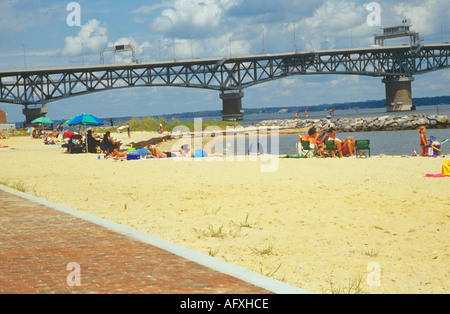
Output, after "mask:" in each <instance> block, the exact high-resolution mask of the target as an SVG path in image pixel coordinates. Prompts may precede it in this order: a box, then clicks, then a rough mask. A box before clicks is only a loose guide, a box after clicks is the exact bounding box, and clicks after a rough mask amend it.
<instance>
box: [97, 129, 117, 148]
mask: <svg viewBox="0 0 450 314" xmlns="http://www.w3.org/2000/svg"><path fill="white" fill-rule="evenodd" d="M100 145H101V146H100V148H101V149H102V151H104V152H112V151H114V149H116V148H117V150H120V142H117V141H115V140H114V139H113V138H112V137H111V132H109V131H106V133H105V135H104V136H103V140H102V142H101V144H100Z"/></svg>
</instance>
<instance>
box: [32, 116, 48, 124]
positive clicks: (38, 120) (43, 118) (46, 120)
mask: <svg viewBox="0 0 450 314" xmlns="http://www.w3.org/2000/svg"><path fill="white" fill-rule="evenodd" d="M31 123H42V124H52V123H53V121H52V120H50V119H47V118H46V117H40V118H37V119H34V120H33V121H31Z"/></svg>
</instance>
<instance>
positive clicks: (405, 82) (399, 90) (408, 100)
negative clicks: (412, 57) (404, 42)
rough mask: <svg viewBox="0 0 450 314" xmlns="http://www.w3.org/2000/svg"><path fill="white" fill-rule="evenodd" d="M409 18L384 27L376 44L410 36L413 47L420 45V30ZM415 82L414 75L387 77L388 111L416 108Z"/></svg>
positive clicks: (377, 36) (386, 104)
mask: <svg viewBox="0 0 450 314" xmlns="http://www.w3.org/2000/svg"><path fill="white" fill-rule="evenodd" d="M407 23H409V20H408V19H406V20H404V21H403V25H400V26H393V27H385V28H382V30H383V34H381V35H375V45H376V46H384V42H385V41H386V40H388V39H395V38H401V37H409V38H410V46H411V48H419V47H420V41H421V40H420V36H419V33H418V32H415V31H414V30H412V29H411V25H408V24H407ZM412 82H414V78H413V77H385V78H384V79H383V83H384V84H385V85H386V103H385V106H386V111H387V112H396V111H411V110H415V106H414V105H413V103H412V88H411V83H412Z"/></svg>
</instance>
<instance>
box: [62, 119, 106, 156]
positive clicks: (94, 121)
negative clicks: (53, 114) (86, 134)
mask: <svg viewBox="0 0 450 314" xmlns="http://www.w3.org/2000/svg"><path fill="white" fill-rule="evenodd" d="M64 125H68V126H77V125H84V126H85V129H86V130H85V131H87V126H88V125H92V126H99V125H104V123H103V121H102V120H100V119H99V118H97V117H95V116H93V115H90V114H84V113H83V114H80V115H79V116H76V117H73V118H72V119H70V120H68V121H66V123H64ZM87 151H88V142H87V138H86V152H87Z"/></svg>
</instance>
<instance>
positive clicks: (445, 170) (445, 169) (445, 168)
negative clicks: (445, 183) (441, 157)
mask: <svg viewBox="0 0 450 314" xmlns="http://www.w3.org/2000/svg"><path fill="white" fill-rule="evenodd" d="M442 175H443V176H450V161H449V160H448V159H446V160H445V161H444V164H443V165H442Z"/></svg>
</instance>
